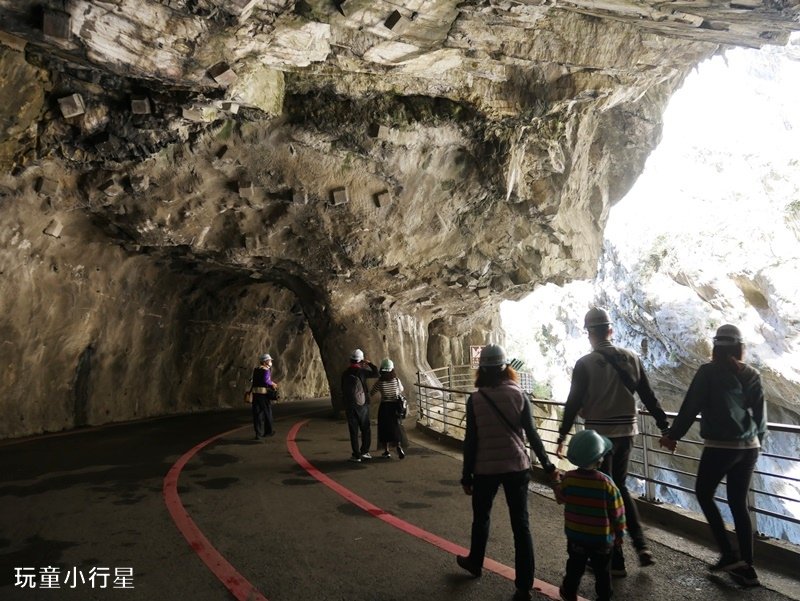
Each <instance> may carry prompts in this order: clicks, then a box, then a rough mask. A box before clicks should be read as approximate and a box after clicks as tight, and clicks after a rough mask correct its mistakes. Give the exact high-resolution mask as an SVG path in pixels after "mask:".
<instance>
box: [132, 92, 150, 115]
mask: <svg viewBox="0 0 800 601" xmlns="http://www.w3.org/2000/svg"><path fill="white" fill-rule="evenodd" d="M131 112H132V113H133V114H134V115H149V114H150V99H149V98H148V97H147V96H134V97H132V98H131Z"/></svg>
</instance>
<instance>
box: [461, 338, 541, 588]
mask: <svg viewBox="0 0 800 601" xmlns="http://www.w3.org/2000/svg"><path fill="white" fill-rule="evenodd" d="M475 387H476V388H477V389H478V390H477V391H476V392H474V393H472V394H471V395H470V396H469V398H468V399H467V428H466V435H465V438H464V467H463V472H462V477H461V486H462V487H463V489H464V494H466V495H470V496H472V537H471V543H470V550H469V555H468V556H461V555H459V556H458V557H456V561H457V563H458V565H459V566H460V567H462V568H463V569H465V570H466V571H468V572H469V573H470V574H472V575H473V576H474V577H476V578H477V577H478V576H480V575H481V569H482V568H483V559H484V556H485V555H486V544H487V542H488V540H489V525H490V522H491V510H492V503H493V501H494V497H495V495H496V494H497V490H498V489H499V488H500V486H502V487H503V490H504V492H505V495H506V503H507V505H508V512H509V517H510V519H511V530H512V531H513V533H514V557H515V559H514V566H515V570H516V576H515V579H514V585H515V586H516V592H515V593H514V600H515V601H527V600H528V599H530V598H531V588H532V587H533V572H534V558H533V539H532V538H531V530H530V524H529V522H528V519H529V518H528V480H529V477H530V476H529V470H530V467H531V462H530V456H529V455H528V445H530V447H531V449H533V452H534V453H535V454H536V457H537V458H538V459H539V462H540V463H541V464H542V467H543V468H544V470H545V472H547V473H548V474H551V475H555V474H556V468H555V466H554V465H553V464H552V463H551V462H550V459H549V457H548V456H547V453H546V452H545V450H544V445H543V444H542V440H541V439H540V438H539V434H538V433H537V432H536V427H535V426H534V424H533V414H532V410H531V403H530V401H529V399H528V397H527V395H525V393H524V392H523V391H522V389H521V388H520V387H519V384H518V383H517V374H516V373H515V372H514V370H513V369H512V368H511V367H510V366H509V365H508V362H507V360H506V353H505V351H504V350H503V348H502V347H500V346H498V345H496V344H490V345H487V346H485V347H484V348H483V350H482V351H481V356H480V366H479V367H478V373H477V376H476V379H475ZM523 433H524V434H525V436H527V439H528V442H527V444H526V442H525V439H524V438H523Z"/></svg>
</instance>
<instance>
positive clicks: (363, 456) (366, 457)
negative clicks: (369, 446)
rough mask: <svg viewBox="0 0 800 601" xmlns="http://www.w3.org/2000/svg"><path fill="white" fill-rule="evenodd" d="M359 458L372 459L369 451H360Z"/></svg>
mask: <svg viewBox="0 0 800 601" xmlns="http://www.w3.org/2000/svg"><path fill="white" fill-rule="evenodd" d="M361 459H372V455H370V454H369V453H361Z"/></svg>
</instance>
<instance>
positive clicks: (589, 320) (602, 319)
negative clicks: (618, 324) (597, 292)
mask: <svg viewBox="0 0 800 601" xmlns="http://www.w3.org/2000/svg"><path fill="white" fill-rule="evenodd" d="M607 325H611V318H610V317H609V316H608V311H606V310H605V309H603V308H601V307H592V308H591V309H589V311H588V313H586V316H585V317H584V318H583V327H584V328H586V329H589V328H594V327H596V326H607Z"/></svg>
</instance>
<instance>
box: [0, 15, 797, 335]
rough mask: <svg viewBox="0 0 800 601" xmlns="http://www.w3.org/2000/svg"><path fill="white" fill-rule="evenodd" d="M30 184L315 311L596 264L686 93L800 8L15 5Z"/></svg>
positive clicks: (6, 162) (180, 265)
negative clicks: (720, 56)
mask: <svg viewBox="0 0 800 601" xmlns="http://www.w3.org/2000/svg"><path fill="white" fill-rule="evenodd" d="M0 16H1V17H2V26H0V28H1V29H2V31H0V53H1V54H0V57H1V59H0V70H1V71H0V78H1V81H2V90H3V92H2V93H3V102H2V106H0V120H2V122H3V124H4V128H3V136H2V138H0V160H2V164H3V171H4V172H7V174H8V175H7V176H6V180H5V182H6V183H5V185H6V187H9V186H11V184H10V183H9V181H11V180H9V179H8V178H9V177H10V178H13V181H14V182H15V183H14V185H16V186H21V185H28V186H30V187H32V188H34V189H35V190H36V191H37V192H38V193H39V195H40V196H42V197H43V198H46V199H47V202H50V203H51V204H55V205H57V207H56V208H58V209H59V210H62V211H72V210H80V211H82V212H85V213H86V214H87V215H89V216H90V217H91V218H92V220H93V221H94V222H95V223H97V224H99V225H100V227H101V228H102V229H103V231H105V232H106V234H107V235H108V236H109V238H110V239H112V240H114V241H115V242H117V243H118V244H119V245H121V246H123V247H124V248H125V249H128V250H129V251H131V252H145V253H160V254H163V255H165V256H167V257H169V259H170V260H172V261H174V264H175V265H176V268H177V269H185V270H199V271H203V270H205V271H208V272H213V271H224V272H229V273H231V274H236V275H237V276H240V277H241V278H243V279H247V278H249V279H252V280H253V281H265V282H273V283H276V284H279V285H281V286H283V287H286V288H289V289H290V290H292V291H293V292H294V293H295V294H296V295H298V297H299V298H300V299H301V301H302V303H303V306H304V310H305V311H306V313H307V314H308V315H313V314H314V313H315V312H318V313H319V312H325V311H329V310H330V307H332V306H336V307H345V306H346V307H351V308H353V310H357V309H358V310H360V309H364V308H369V309H373V310H383V311H385V312H387V313H388V314H395V313H396V314H399V315H414V316H418V317H420V319H421V320H422V321H423V322H425V323H430V322H431V321H432V320H435V319H437V318H439V317H443V316H445V315H446V316H449V317H452V316H455V317H456V318H459V317H460V318H462V319H463V320H465V321H469V318H470V317H471V316H474V315H476V314H477V313H478V312H479V310H480V308H482V307H485V306H488V305H491V304H492V302H495V301H497V300H499V299H501V298H518V297H520V296H522V295H524V294H526V293H527V292H529V291H530V290H531V289H532V288H533V287H534V286H535V285H537V284H540V283H543V282H564V281H568V280H571V279H575V278H583V277H590V276H591V275H592V274H593V273H594V270H595V266H596V259H597V256H598V254H599V252H600V248H601V241H602V229H603V227H604V225H605V221H606V219H607V215H608V210H609V208H610V207H611V206H612V205H613V204H614V203H615V202H616V201H618V200H619V199H620V198H621V197H622V196H623V195H624V194H625V193H626V192H627V190H628V189H629V188H630V186H631V185H632V184H633V182H634V181H635V179H636V177H637V176H638V174H639V173H640V172H641V170H642V167H643V165H644V161H645V159H646V158H647V155H648V154H649V152H650V151H651V150H652V148H653V147H654V146H655V145H656V144H657V143H658V140H659V138H660V133H661V115H662V113H663V110H664V107H665V105H666V102H667V101H668V100H669V97H670V95H671V94H672V93H673V92H674V91H675V89H677V88H678V87H679V86H680V85H681V83H682V81H683V80H684V78H685V76H686V75H687V73H688V72H689V71H690V70H691V69H692V68H693V67H694V66H695V65H696V64H697V63H698V62H699V61H701V60H703V59H705V58H707V57H709V56H712V55H713V54H715V53H717V52H720V51H721V50H723V49H724V48H726V47H729V46H744V47H752V48H758V47H761V46H763V45H765V44H784V43H786V41H787V39H788V36H789V34H790V33H791V32H792V31H793V30H797V29H800V23H798V20H797V17H798V3H797V2H793V1H761V0H735V1H731V2H728V1H725V2H718V1H703V0H700V1H687V0H684V1H675V2H645V1H636V0H630V1H618V0H575V1H569V2H567V1H564V2H553V1H527V0H491V1H470V0H467V1H454V0H407V1H396V2H383V1H380V0H345V1H342V2H339V3H336V2H331V1H302V0H300V1H290V0H225V1H223V0H218V1H214V0H162V1H160V2H156V1H153V0H151V1H145V0H107V1H72V0H66V1H63V2H49V3H42V2H26V1H24V0H0Z"/></svg>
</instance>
